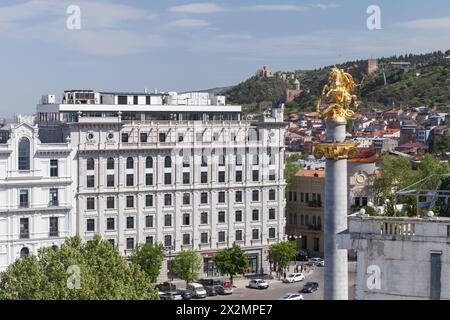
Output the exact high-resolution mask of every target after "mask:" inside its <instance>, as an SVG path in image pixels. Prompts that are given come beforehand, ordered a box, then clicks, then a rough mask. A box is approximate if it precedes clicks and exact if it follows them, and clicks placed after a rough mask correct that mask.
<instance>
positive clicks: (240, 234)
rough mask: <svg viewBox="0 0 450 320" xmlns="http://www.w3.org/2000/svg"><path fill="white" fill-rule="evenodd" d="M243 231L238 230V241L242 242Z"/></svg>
mask: <svg viewBox="0 0 450 320" xmlns="http://www.w3.org/2000/svg"><path fill="white" fill-rule="evenodd" d="M242 240H243V237H242V230H236V241H242Z"/></svg>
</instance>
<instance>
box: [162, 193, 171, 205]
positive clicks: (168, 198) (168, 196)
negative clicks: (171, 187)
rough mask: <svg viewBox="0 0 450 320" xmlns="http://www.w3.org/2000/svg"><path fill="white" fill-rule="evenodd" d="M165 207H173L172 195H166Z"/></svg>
mask: <svg viewBox="0 0 450 320" xmlns="http://www.w3.org/2000/svg"><path fill="white" fill-rule="evenodd" d="M164 205H165V206H171V205H172V195H171V194H165V195H164Z"/></svg>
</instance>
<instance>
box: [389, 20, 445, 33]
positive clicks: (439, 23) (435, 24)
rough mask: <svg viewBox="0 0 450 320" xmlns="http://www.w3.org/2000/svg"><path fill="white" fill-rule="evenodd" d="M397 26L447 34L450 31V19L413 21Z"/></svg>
mask: <svg viewBox="0 0 450 320" xmlns="http://www.w3.org/2000/svg"><path fill="white" fill-rule="evenodd" d="M396 26H399V27H402V28H407V29H423V30H425V29H438V30H442V31H444V32H445V31H446V30H448V29H450V17H446V18H434V19H419V20H412V21H407V22H401V23H398V24H396Z"/></svg>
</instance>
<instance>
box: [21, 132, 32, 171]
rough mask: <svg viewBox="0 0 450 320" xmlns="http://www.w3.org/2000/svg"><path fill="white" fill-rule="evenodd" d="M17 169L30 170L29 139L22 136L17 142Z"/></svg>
mask: <svg viewBox="0 0 450 320" xmlns="http://www.w3.org/2000/svg"><path fill="white" fill-rule="evenodd" d="M19 170H30V140H28V138H22V139H20V142H19Z"/></svg>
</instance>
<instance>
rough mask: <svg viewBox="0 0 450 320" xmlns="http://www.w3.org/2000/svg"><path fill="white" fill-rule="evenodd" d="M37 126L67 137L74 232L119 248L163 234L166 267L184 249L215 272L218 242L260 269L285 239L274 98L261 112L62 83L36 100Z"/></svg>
mask: <svg viewBox="0 0 450 320" xmlns="http://www.w3.org/2000/svg"><path fill="white" fill-rule="evenodd" d="M37 119H38V123H39V128H40V130H41V133H42V134H43V135H45V136H46V137H48V139H51V138H52V139H56V140H58V141H64V140H66V139H67V141H68V142H69V145H70V147H71V148H72V152H71V153H70V159H71V161H72V166H71V176H72V177H74V183H73V185H72V187H73V191H74V201H73V208H74V212H76V222H75V223H76V226H75V230H76V233H77V234H79V235H81V237H82V238H83V239H85V240H90V239H92V238H93V237H94V235H95V234H100V235H101V236H102V237H103V238H105V239H107V240H108V241H110V242H111V243H112V244H113V245H114V246H117V247H118V248H119V250H120V251H121V252H122V253H123V254H124V255H125V256H126V255H129V254H130V253H131V252H132V250H133V249H134V248H135V247H136V246H137V245H138V244H142V243H145V242H150V243H163V244H164V246H165V248H166V256H167V263H166V264H164V266H163V272H162V277H161V280H164V279H165V278H166V276H167V273H168V269H169V264H170V260H171V258H172V257H173V256H174V255H176V254H177V253H178V252H180V251H181V250H183V249H195V250H198V251H199V253H200V254H201V255H202V256H203V260H204V273H205V275H206V276H212V275H216V274H217V270H216V268H215V266H214V262H213V257H214V255H215V254H216V253H217V251H218V250H220V249H223V248H226V247H229V246H231V245H232V244H233V243H238V244H240V245H241V246H242V247H243V248H244V250H245V252H246V254H247V256H248V258H249V260H250V264H251V267H250V269H249V270H248V272H249V273H259V272H261V271H263V272H264V271H265V272H267V271H268V263H267V261H266V255H267V248H268V246H269V245H270V244H272V243H275V242H278V241H280V240H282V239H283V238H284V227H285V222H284V217H285V215H284V206H285V204H284V202H285V200H284V194H285V181H284V127H285V125H284V124H283V107H282V106H280V107H275V108H274V109H273V111H272V116H269V117H265V118H264V119H262V120H260V121H249V120H243V119H242V118H241V107H240V106H229V105H225V98H224V97H220V96H212V95H210V94H207V93H187V94H176V93H168V94H163V93H154V94H149V93H119V92H117V93H110V92H94V91H66V92H65V93H64V97H63V100H62V103H61V104H58V103H56V101H55V100H54V96H46V97H44V98H43V100H42V103H41V104H39V105H38V106H37Z"/></svg>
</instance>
